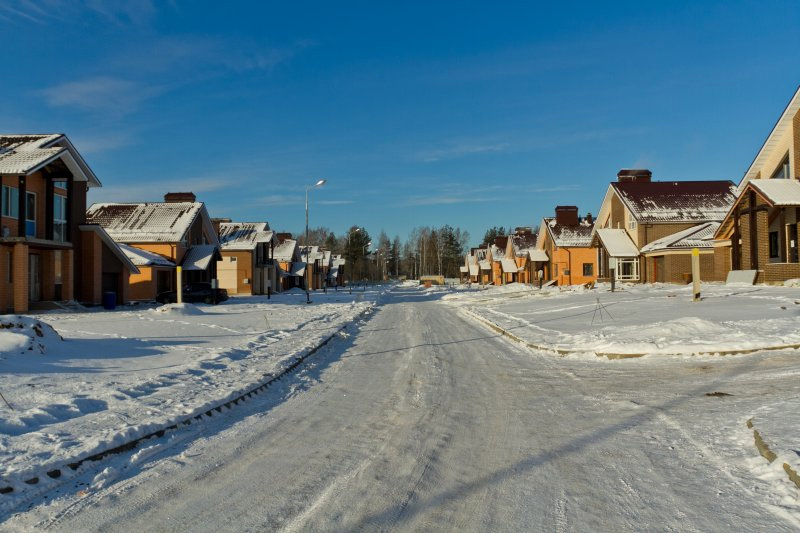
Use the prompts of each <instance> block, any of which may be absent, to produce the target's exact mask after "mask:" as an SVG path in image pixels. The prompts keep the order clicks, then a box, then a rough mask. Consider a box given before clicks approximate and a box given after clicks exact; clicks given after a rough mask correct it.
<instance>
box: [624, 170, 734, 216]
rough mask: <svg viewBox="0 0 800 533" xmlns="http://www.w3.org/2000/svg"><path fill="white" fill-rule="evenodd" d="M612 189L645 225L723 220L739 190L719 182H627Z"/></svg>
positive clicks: (729, 182)
mask: <svg viewBox="0 0 800 533" xmlns="http://www.w3.org/2000/svg"><path fill="white" fill-rule="evenodd" d="M611 187H612V188H613V189H614V190H615V191H616V193H617V195H618V196H619V198H620V199H621V200H622V202H623V203H624V204H625V206H626V207H627V208H628V210H629V211H630V213H631V215H633V217H634V218H635V219H636V220H637V221H638V222H643V223H658V222H706V221H713V220H722V219H723V218H725V215H726V214H727V212H728V210H729V209H730V208H731V206H732V205H733V202H734V201H736V187H735V186H734V184H733V182H731V181H727V180H718V181H623V182H614V183H612V184H611Z"/></svg>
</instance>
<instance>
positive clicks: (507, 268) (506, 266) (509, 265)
mask: <svg viewBox="0 0 800 533" xmlns="http://www.w3.org/2000/svg"><path fill="white" fill-rule="evenodd" d="M500 265H501V266H502V267H503V272H519V267H518V266H517V263H515V262H514V260H513V259H507V258H503V259H501V260H500Z"/></svg>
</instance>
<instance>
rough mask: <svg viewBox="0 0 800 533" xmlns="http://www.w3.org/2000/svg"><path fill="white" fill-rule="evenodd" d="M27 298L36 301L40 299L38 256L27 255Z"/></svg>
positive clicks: (40, 285) (40, 286)
mask: <svg viewBox="0 0 800 533" xmlns="http://www.w3.org/2000/svg"><path fill="white" fill-rule="evenodd" d="M28 299H29V300H30V301H31V302H38V301H39V300H41V299H42V284H41V280H40V279H39V256H38V255H34V254H31V255H29V256H28Z"/></svg>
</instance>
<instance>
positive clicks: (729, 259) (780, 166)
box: [714, 89, 800, 283]
mask: <svg viewBox="0 0 800 533" xmlns="http://www.w3.org/2000/svg"><path fill="white" fill-rule="evenodd" d="M798 178H800V89H798V90H797V91H796V92H795V94H794V96H793V97H792V99H791V100H790V101H789V104H788V105H787V106H786V108H785V109H784V110H783V112H782V113H781V114H780V116H779V118H778V122H777V123H776V124H775V126H774V127H773V128H772V131H771V132H770V134H769V136H768V137H767V139H766V140H765V141H764V144H763V145H762V146H761V148H760V149H759V150H758V152H757V153H756V156H755V159H753V162H752V163H751V164H750V166H749V167H748V169H747V171H746V172H745V174H744V177H743V178H742V181H741V182H740V183H739V187H738V189H737V193H738V194H737V198H736V201H735V204H734V205H733V207H732V208H731V209H730V210H729V212H728V213H727V215H726V216H725V219H724V220H723V221H722V224H721V225H720V227H719V229H718V230H717V232H716V234H715V241H714V246H715V248H714V259H715V263H716V268H717V269H718V270H719V271H720V272H724V271H727V270H752V271H755V274H756V282H758V283H781V282H783V281H785V280H787V279H792V278H798V277H800V257H799V256H798V231H800V182H798Z"/></svg>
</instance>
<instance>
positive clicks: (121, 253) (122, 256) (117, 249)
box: [78, 224, 140, 274]
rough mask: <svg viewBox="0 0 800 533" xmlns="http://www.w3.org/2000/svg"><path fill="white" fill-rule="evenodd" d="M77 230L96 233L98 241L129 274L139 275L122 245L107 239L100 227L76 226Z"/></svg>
mask: <svg viewBox="0 0 800 533" xmlns="http://www.w3.org/2000/svg"><path fill="white" fill-rule="evenodd" d="M78 229H80V230H81V231H91V232H92V233H96V234H97V235H98V236H99V237H100V240H101V241H103V244H105V245H106V247H107V248H108V249H109V250H110V251H111V253H112V254H114V256H116V258H117V259H119V260H120V262H121V263H122V264H123V265H125V266H126V267H128V270H129V271H130V273H131V274H139V273H140V272H139V269H138V268H136V263H134V262H133V261H131V258H130V257H128V254H126V253H125V250H123V249H122V245H120V244H118V243H116V242H114V240H113V239H112V238H111V237H109V235H108V233H106V231H105V230H104V229H103V227H102V226H98V225H97V224H81V225H79V226H78Z"/></svg>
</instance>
